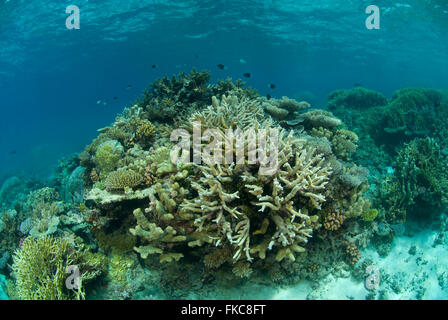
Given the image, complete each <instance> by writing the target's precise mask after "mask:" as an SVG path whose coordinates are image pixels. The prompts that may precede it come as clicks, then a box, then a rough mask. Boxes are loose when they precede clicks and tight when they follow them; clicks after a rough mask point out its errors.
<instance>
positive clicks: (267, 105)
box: [262, 97, 311, 120]
mask: <svg viewBox="0 0 448 320" xmlns="http://www.w3.org/2000/svg"><path fill="white" fill-rule="evenodd" d="M262 106H263V108H264V110H265V111H266V112H267V113H268V114H270V115H271V116H272V117H273V118H274V119H276V120H284V119H287V118H289V119H291V118H294V117H295V114H296V112H299V111H302V110H305V109H308V108H310V107H311V106H310V104H309V103H308V102H306V101H301V102H297V101H296V100H294V99H289V98H288V97H282V99H280V100H278V99H269V100H267V99H265V98H264V99H263V102H262Z"/></svg>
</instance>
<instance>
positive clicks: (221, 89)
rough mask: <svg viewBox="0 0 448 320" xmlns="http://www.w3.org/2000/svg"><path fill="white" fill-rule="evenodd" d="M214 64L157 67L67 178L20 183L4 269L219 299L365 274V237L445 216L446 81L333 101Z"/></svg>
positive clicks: (6, 228)
mask: <svg viewBox="0 0 448 320" xmlns="http://www.w3.org/2000/svg"><path fill="white" fill-rule="evenodd" d="M209 78H210V75H209V74H208V73H207V72H198V71H195V70H193V71H192V72H191V73H190V74H184V73H181V74H179V75H177V76H173V77H172V78H168V77H166V78H161V79H158V80H157V81H156V82H155V83H153V84H152V85H151V87H150V89H149V90H147V91H145V92H144V94H143V95H142V97H141V98H140V99H139V100H137V101H136V102H135V103H134V104H133V105H132V106H130V107H128V108H126V109H125V110H124V111H123V113H121V114H119V115H118V116H117V117H116V120H115V122H114V123H113V124H111V125H110V126H108V127H106V128H102V129H100V130H99V135H98V136H97V137H96V138H95V139H94V140H93V141H92V143H91V144H90V145H88V146H87V147H86V148H85V151H83V152H81V153H80V154H79V155H78V156H77V157H74V158H71V159H64V160H62V161H61V162H60V165H59V166H58V168H57V171H56V172H55V181H54V183H52V185H49V186H42V187H40V188H34V189H30V187H24V186H23V182H22V181H20V179H17V178H11V179H9V180H8V181H6V182H5V184H4V185H3V187H2V189H1V191H0V197H1V199H2V203H4V205H3V207H2V214H1V219H0V230H1V231H2V233H1V242H0V269H2V270H3V272H4V273H6V274H7V275H8V277H9V281H8V285H7V292H8V295H9V296H10V297H11V298H18V299H86V298H106V299H150V298H154V297H157V298H182V297H187V296H188V295H189V294H190V293H191V292H194V293H195V294H196V295H197V296H199V297H201V296H203V297H206V296H207V292H210V291H213V290H215V289H216V288H224V287H233V286H238V285H241V284H243V283H245V282H248V281H251V282H254V283H260V284H264V285H269V283H276V284H277V283H284V284H286V283H288V284H295V283H299V282H300V281H301V280H304V279H308V280H313V281H317V280H318V279H321V278H323V277H324V276H326V275H328V274H331V273H338V272H342V271H344V272H349V273H351V274H352V275H353V277H354V278H357V279H359V281H364V279H365V274H364V271H365V269H366V267H368V266H369V265H370V264H369V262H368V261H365V260H363V257H362V254H361V251H362V249H364V248H366V247H367V246H368V245H369V244H372V243H373V244H374V246H375V247H376V248H377V250H378V252H379V253H380V254H381V255H387V252H388V250H390V244H391V242H392V240H393V238H394V237H395V235H396V234H397V231H396V230H398V229H397V228H396V226H397V225H400V224H402V223H403V222H405V221H406V220H407V219H416V218H419V219H423V218H424V217H422V216H421V214H422V212H423V211H421V210H419V208H422V207H425V208H430V214H431V215H433V216H440V215H441V211H442V208H443V206H444V205H446V203H447V201H448V200H447V191H448V176H447V175H448V174H447V172H448V170H446V163H447V162H446V152H445V153H444V152H442V148H445V147H446V141H447V140H446V139H445V137H447V136H448V133H447V129H446V124H447V120H446V119H448V117H447V116H448V114H447V113H448V111H447V110H448V108H447V101H448V100H447V97H448V95H446V93H442V92H439V91H436V90H429V89H404V90H399V91H398V92H396V93H395V94H394V96H393V97H392V99H390V100H389V99H386V98H385V97H384V96H382V95H381V94H379V93H376V92H373V91H370V90H367V89H364V88H361V87H356V88H354V89H351V90H340V91H336V92H333V93H331V94H330V95H329V99H328V105H327V107H326V110H320V109H316V108H313V106H311V105H310V104H309V103H307V102H305V101H301V102H300V101H295V100H293V99H290V98H288V97H283V98H281V99H275V98H270V99H267V98H265V97H260V96H259V95H258V94H257V93H256V91H255V90H253V89H251V88H246V87H245V86H244V84H243V83H242V82H241V81H237V82H233V81H232V80H230V79H228V80H224V81H219V82H218V83H216V84H209V83H208V82H209ZM405 105H406V107H405ZM410 106H411V107H412V113H410V111H409V108H410ZM423 109H425V110H432V111H433V113H428V112H422V110H423ZM432 115H438V116H437V117H435V116H432ZM346 123H347V124H350V126H352V128H350V127H348V126H347V125H346ZM378 123H379V124H380V127H381V128H386V129H384V130H379V129H378V126H379V125H378ZM351 130H355V131H351ZM355 132H356V133H355ZM423 135H428V136H429V137H423ZM384 142H387V144H385V143H384ZM396 147H400V151H399V152H398V155H397V157H396V159H395V166H394V168H390V170H389V171H388V172H381V170H383V169H384V168H386V166H385V165H384V163H386V162H388V161H390V163H393V153H392V152H391V150H393V149H394V148H396ZM372 150H373V151H372ZM445 150H446V149H445ZM355 151H356V152H355ZM375 154H377V155H378V156H377V157H376V156H375ZM380 155H381V156H380ZM367 168H368V169H367ZM379 177H381V178H379ZM368 179H369V180H370V179H371V180H372V182H374V183H375V185H376V188H370V190H369V182H368ZM368 190H369V191H368ZM367 191H368V192H367ZM426 211H428V210H426ZM428 214H429V213H428ZM387 248H389V249H387ZM7 264H10V265H11V266H12V269H11V270H10V269H8V268H7V267H6V266H7ZM70 266H75V267H76V269H74V271H76V272H78V275H79V277H78V278H79V279H78V280H80V281H78V282H77V283H76V284H77V285H73V286H68V285H67V281H66V280H67V274H66V273H65V271H66V269H67V268H68V267H70ZM186 275H187V276H186ZM360 275H361V276H360ZM75 280H76V279H75ZM71 283H72V282H71ZM73 283H75V282H73ZM370 287H372V286H370Z"/></svg>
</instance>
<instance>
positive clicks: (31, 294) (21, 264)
mask: <svg viewBox="0 0 448 320" xmlns="http://www.w3.org/2000/svg"><path fill="white" fill-rule="evenodd" d="M13 260H14V263H13V265H12V269H13V274H14V277H15V279H16V286H17V290H16V292H15V294H16V295H17V297H18V298H19V299H25V300H66V299H84V298H85V289H84V287H85V283H87V281H89V280H92V279H94V278H95V277H97V276H98V275H99V274H100V273H101V271H102V270H101V267H102V266H101V264H102V259H101V257H97V256H95V254H92V253H89V252H87V251H86V250H84V249H83V248H82V247H72V245H71V244H70V243H69V242H68V241H67V240H65V239H61V238H52V237H43V238H42V239H39V240H36V239H34V238H32V237H28V238H26V239H25V240H24V241H23V242H22V246H21V248H20V249H18V250H16V252H15V254H14V256H13ZM69 266H77V268H79V270H80V283H79V284H80V285H79V287H78V289H74V290H69V289H67V287H66V270H67V268H68V267H69Z"/></svg>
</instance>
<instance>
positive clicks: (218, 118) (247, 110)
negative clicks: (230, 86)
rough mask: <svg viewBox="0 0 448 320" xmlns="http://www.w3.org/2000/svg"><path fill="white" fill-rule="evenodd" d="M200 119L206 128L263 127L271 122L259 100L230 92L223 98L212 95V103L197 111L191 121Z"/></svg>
mask: <svg viewBox="0 0 448 320" xmlns="http://www.w3.org/2000/svg"><path fill="white" fill-rule="evenodd" d="M194 121H199V122H201V125H202V126H204V127H205V128H219V129H229V128H239V129H241V130H244V129H247V128H254V129H256V128H259V127H260V128H262V127H265V126H268V125H269V124H270V122H268V120H265V117H264V112H263V108H262V107H261V104H260V102H259V101H258V100H255V99H252V100H251V99H247V98H242V99H239V98H238V97H237V96H236V95H232V93H230V94H229V95H228V96H225V95H223V96H222V98H221V100H219V99H218V98H217V97H215V96H213V97H212V105H211V106H209V107H208V108H206V109H205V110H203V111H200V112H196V113H194V114H193V115H192V117H191V118H190V122H194Z"/></svg>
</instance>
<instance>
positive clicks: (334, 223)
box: [324, 211, 346, 231]
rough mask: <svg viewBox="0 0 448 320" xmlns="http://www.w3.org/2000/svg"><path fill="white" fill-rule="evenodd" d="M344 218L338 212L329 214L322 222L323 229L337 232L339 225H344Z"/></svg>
mask: <svg viewBox="0 0 448 320" xmlns="http://www.w3.org/2000/svg"><path fill="white" fill-rule="evenodd" d="M345 218H346V217H345V216H344V215H343V214H341V213H340V212H339V211H336V212H330V213H329V214H328V215H327V216H326V217H325V220H324V228H325V229H327V230H329V231H336V230H338V229H339V228H340V227H341V225H342V224H343V223H344V220H345Z"/></svg>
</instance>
